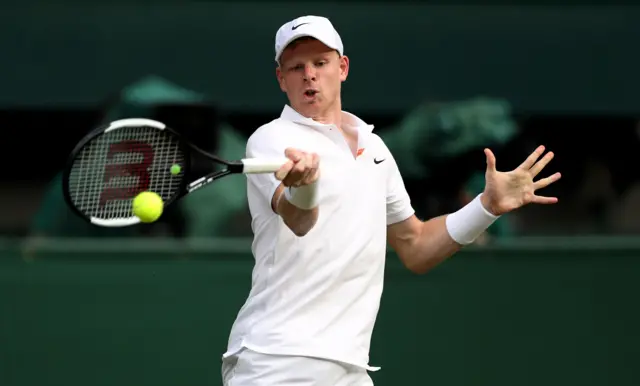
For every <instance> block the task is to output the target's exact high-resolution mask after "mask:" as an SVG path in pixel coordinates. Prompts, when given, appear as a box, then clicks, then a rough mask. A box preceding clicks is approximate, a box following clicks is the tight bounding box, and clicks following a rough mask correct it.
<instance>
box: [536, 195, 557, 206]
mask: <svg viewBox="0 0 640 386" xmlns="http://www.w3.org/2000/svg"><path fill="white" fill-rule="evenodd" d="M531 202H532V203H534V204H543V205H549V204H555V203H557V202H558V198H557V197H545V196H533V199H532V200H531Z"/></svg>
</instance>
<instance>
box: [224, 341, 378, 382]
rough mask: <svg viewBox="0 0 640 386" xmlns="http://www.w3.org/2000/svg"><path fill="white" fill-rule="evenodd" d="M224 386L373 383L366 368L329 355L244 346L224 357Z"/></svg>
mask: <svg viewBox="0 0 640 386" xmlns="http://www.w3.org/2000/svg"><path fill="white" fill-rule="evenodd" d="M222 382H223V385H224V386H373V381H372V380H371V378H370V377H369V374H368V373H367V370H365V369H363V368H360V367H356V366H352V365H348V364H345V363H341V362H335V361H330V360H326V359H319V358H310V357H301V356H286V355H270V354H261V353H257V352H255V351H251V350H249V349H246V348H245V349H243V350H242V351H240V352H239V353H238V354H236V355H233V356H230V357H228V358H225V359H223V360H222Z"/></svg>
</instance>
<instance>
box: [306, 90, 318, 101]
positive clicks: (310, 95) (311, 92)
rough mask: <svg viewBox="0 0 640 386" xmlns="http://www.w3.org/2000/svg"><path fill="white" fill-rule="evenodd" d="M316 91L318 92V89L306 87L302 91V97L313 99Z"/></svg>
mask: <svg viewBox="0 0 640 386" xmlns="http://www.w3.org/2000/svg"><path fill="white" fill-rule="evenodd" d="M318 93H319V91H318V90H316V89H312V88H310V89H306V90H305V91H304V97H305V99H313V98H315V96H316V95H317V94H318Z"/></svg>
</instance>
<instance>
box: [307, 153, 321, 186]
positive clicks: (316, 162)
mask: <svg viewBox="0 0 640 386" xmlns="http://www.w3.org/2000/svg"><path fill="white" fill-rule="evenodd" d="M319 176H320V156H319V155H318V154H316V153H313V158H312V174H311V180H310V181H309V183H313V182H315V181H316V180H317V179H318V177H319Z"/></svg>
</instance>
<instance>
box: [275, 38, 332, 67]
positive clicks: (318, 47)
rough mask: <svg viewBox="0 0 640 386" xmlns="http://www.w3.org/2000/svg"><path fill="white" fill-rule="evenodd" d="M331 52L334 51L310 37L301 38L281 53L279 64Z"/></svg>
mask: <svg viewBox="0 0 640 386" xmlns="http://www.w3.org/2000/svg"><path fill="white" fill-rule="evenodd" d="M333 51H335V50H333V49H332V48H329V47H327V46H326V45H325V44H324V43H322V42H321V41H320V40H317V39H314V38H312V37H302V38H298V39H296V40H294V41H292V42H291V43H289V45H288V46H287V48H285V49H284V51H282V55H281V56H280V63H283V62H285V61H287V60H291V59H295V58H299V57H302V56H307V55H318V54H326V53H330V52H333Z"/></svg>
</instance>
